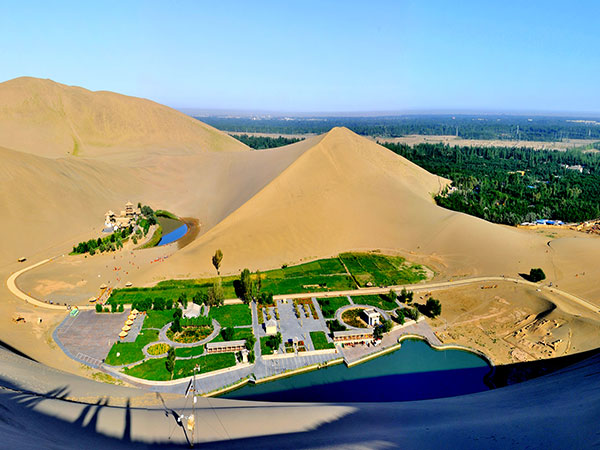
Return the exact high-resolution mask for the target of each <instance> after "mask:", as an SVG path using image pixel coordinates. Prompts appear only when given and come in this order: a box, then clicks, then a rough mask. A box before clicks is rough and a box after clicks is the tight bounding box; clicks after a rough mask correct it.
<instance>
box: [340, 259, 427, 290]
mask: <svg viewBox="0 0 600 450" xmlns="http://www.w3.org/2000/svg"><path fill="white" fill-rule="evenodd" d="M340 259H341V260H342V261H343V262H344V264H345V265H346V267H347V268H348V270H349V271H350V273H351V274H352V276H353V277H354V279H355V280H356V282H357V283H358V284H359V285H360V286H361V287H363V286H366V285H367V284H368V283H372V284H373V286H391V285H398V284H411V283H418V282H419V281H422V280H425V279H426V278H427V274H426V272H425V270H424V269H423V267H422V266H420V265H417V264H409V263H407V262H406V260H405V259H404V258H402V257H401V256H389V255H382V254H378V253H341V254H340Z"/></svg>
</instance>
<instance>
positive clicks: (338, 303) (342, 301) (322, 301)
mask: <svg viewBox="0 0 600 450" xmlns="http://www.w3.org/2000/svg"><path fill="white" fill-rule="evenodd" d="M317 301H318V302H319V306H320V307H321V312H322V313H323V317H325V318H326V319H333V318H334V317H335V312H336V311H337V310H338V309H339V308H341V307H342V306H346V305H349V304H350V302H349V301H348V297H330V298H318V299H317Z"/></svg>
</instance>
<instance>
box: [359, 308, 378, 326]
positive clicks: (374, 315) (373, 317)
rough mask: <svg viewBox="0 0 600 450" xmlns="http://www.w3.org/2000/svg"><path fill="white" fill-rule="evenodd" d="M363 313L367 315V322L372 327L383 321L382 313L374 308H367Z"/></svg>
mask: <svg viewBox="0 0 600 450" xmlns="http://www.w3.org/2000/svg"><path fill="white" fill-rule="evenodd" d="M363 315H364V317H365V322H367V325H369V326H370V327H376V326H377V325H379V324H380V323H381V314H379V312H378V311H376V310H375V309H374V308H369V309H365V310H364V311H363Z"/></svg>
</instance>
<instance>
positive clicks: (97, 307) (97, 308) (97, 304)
mask: <svg viewBox="0 0 600 450" xmlns="http://www.w3.org/2000/svg"><path fill="white" fill-rule="evenodd" d="M96 312H98V313H101V312H102V305H101V304H100V303H96Z"/></svg>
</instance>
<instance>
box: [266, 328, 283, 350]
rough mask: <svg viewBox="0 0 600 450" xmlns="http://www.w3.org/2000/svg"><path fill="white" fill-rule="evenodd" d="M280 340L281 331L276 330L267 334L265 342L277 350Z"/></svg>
mask: <svg viewBox="0 0 600 450" xmlns="http://www.w3.org/2000/svg"><path fill="white" fill-rule="evenodd" d="M281 340H282V338H281V333H279V332H278V333H277V334H274V335H272V336H269V337H268V338H267V342H266V344H267V346H269V347H271V348H272V349H273V350H277V349H278V348H279V346H280V345H281Z"/></svg>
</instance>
